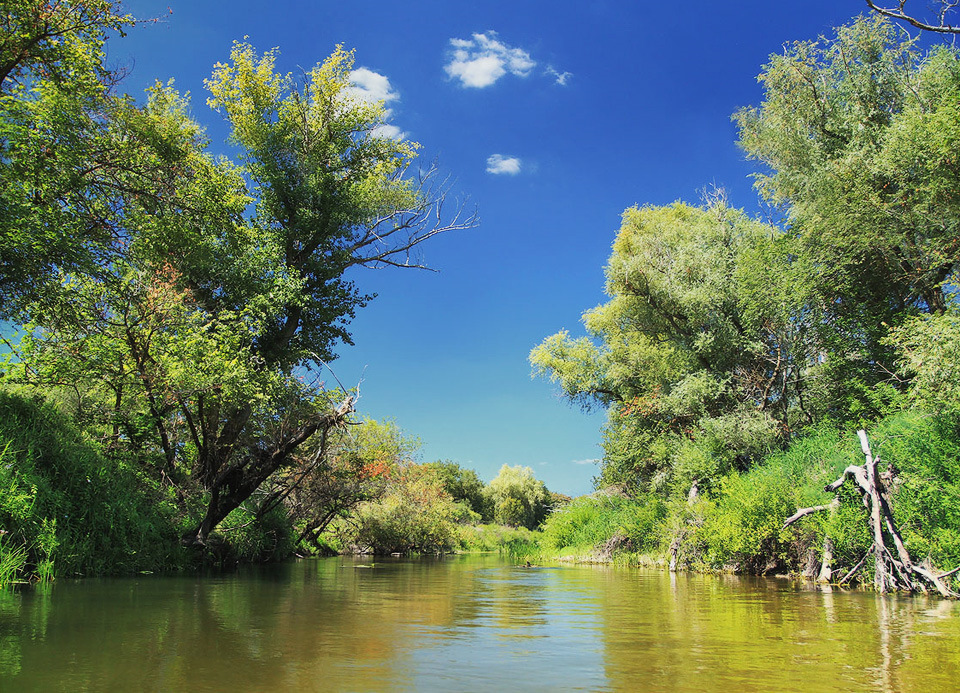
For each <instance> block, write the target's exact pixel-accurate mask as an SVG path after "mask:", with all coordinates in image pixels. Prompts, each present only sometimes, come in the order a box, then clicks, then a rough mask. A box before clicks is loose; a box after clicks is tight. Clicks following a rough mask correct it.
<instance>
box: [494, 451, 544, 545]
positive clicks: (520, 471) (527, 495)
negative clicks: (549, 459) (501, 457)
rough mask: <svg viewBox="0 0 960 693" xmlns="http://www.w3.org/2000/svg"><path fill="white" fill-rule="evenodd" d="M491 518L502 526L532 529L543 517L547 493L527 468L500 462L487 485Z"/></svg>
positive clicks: (540, 482) (542, 484)
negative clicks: (491, 509)
mask: <svg viewBox="0 0 960 693" xmlns="http://www.w3.org/2000/svg"><path fill="white" fill-rule="evenodd" d="M487 494H488V495H489V496H490V500H491V502H492V504H493V519H494V521H496V522H498V523H500V524H502V525H510V526H512V527H526V528H527V529H536V528H537V527H539V526H540V524H541V523H542V522H543V521H544V520H545V519H546V517H547V511H548V509H549V503H550V494H549V492H548V491H547V487H546V486H545V485H544V483H543V482H542V481H540V480H539V479H537V478H536V477H535V476H534V475H533V470H532V469H530V467H522V466H520V465H516V466H514V467H511V466H509V465H506V464H505V465H503V466H502V467H500V472H499V473H498V474H497V476H496V477H494V479H493V480H492V481H491V482H490V484H489V485H488V486H487Z"/></svg>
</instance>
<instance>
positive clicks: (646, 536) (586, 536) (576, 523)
mask: <svg viewBox="0 0 960 693" xmlns="http://www.w3.org/2000/svg"><path fill="white" fill-rule="evenodd" d="M665 518H666V505H665V504H664V502H663V501H662V500H660V499H659V498H657V497H655V496H652V495H648V496H645V497H642V498H639V499H628V498H624V497H620V496H615V495H597V496H582V497H580V498H577V499H575V500H574V501H573V502H571V503H570V504H569V505H567V506H565V507H564V508H562V509H561V510H559V511H556V512H553V513H551V514H550V516H549V517H548V518H547V520H546V522H544V524H543V528H542V531H543V537H542V539H541V543H542V545H543V547H544V549H546V550H548V551H554V552H558V551H563V550H564V549H566V550H569V549H574V550H575V551H576V552H577V553H578V554H581V555H586V554H591V553H593V552H595V551H596V550H597V549H598V548H599V547H601V546H602V545H603V544H605V543H606V542H607V541H609V540H610V539H611V538H613V537H620V538H621V539H622V541H621V544H620V548H621V550H629V551H631V552H634V553H645V552H650V551H653V550H654V549H655V548H656V546H657V545H658V541H659V530H660V526H661V525H662V523H663V521H664V520H665Z"/></svg>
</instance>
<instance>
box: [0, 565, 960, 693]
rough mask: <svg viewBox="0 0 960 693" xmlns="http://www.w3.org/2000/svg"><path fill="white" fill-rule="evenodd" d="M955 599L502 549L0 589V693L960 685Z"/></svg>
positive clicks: (930, 690)
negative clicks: (544, 562) (519, 562)
mask: <svg viewBox="0 0 960 693" xmlns="http://www.w3.org/2000/svg"><path fill="white" fill-rule="evenodd" d="M958 609H960V605H957V604H955V603H952V602H945V601H939V600H934V599H923V598H886V597H884V598H881V597H876V596H874V595H870V594H862V593H854V592H844V591H833V590H829V589H799V588H798V587H797V586H796V585H794V584H793V583H790V582H787V581H778V580H745V579H737V578H729V577H724V578H719V577H710V576H688V575H682V574H681V575H675V574H665V573H659V572H640V571H634V570H625V569H620V570H618V569H612V568H603V567H599V568H589V567H562V568H561V567H552V568H551V567H546V568H524V567H520V566H515V565H510V564H506V563H503V562H501V561H500V560H499V559H497V558H495V557H457V558H454V559H448V560H444V561H419V562H417V561H377V562H371V561H353V560H345V559H329V560H317V561H302V562H299V563H295V564H288V565H284V566H275V567H273V568H270V569H262V570H249V571H245V572H242V573H240V574H237V575H230V576H224V577H205V578H192V577H191V578H186V577H179V578H147V579H136V580H133V579H131V580H100V581H93V580H89V581H83V582H77V583H67V582H63V583H58V584H57V585H56V586H55V587H54V589H53V590H52V591H50V592H49V593H47V594H38V593H29V592H28V593H24V594H11V593H0V691H8V690H9V691H57V690H61V691H85V690H96V691H103V690H118V691H121V690H122V691H126V690H156V691H182V690H191V691H221V690H229V691H261V690H303V691H311V690H318V691H319V690H324V691H327V690H358V691H359V690H445V691H447V690H480V689H484V690H485V689H491V688H501V689H509V690H544V689H559V690H572V689H584V690H644V691H725V692H726V693H728V692H729V690H730V689H731V687H735V689H736V691H737V693H741V692H747V691H771V690H777V691H801V690H802V691H874V690H881V691H906V692H909V691H918V692H922V693H936V692H937V691H953V690H955V689H956V684H955V682H956V681H957V680H960V610H958Z"/></svg>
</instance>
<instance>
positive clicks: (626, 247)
mask: <svg viewBox="0 0 960 693" xmlns="http://www.w3.org/2000/svg"><path fill="white" fill-rule="evenodd" d="M778 243H779V234H778V232H777V231H776V230H775V229H773V228H771V227H769V226H767V225H765V224H762V223H759V222H757V221H754V220H752V219H750V218H748V217H747V216H746V215H745V214H743V213H742V212H739V211H737V210H734V209H731V208H729V207H727V206H726V205H725V204H723V203H722V202H721V201H717V202H715V203H713V204H710V205H709V206H707V207H706V208H697V207H691V206H689V205H685V204H680V203H676V204H673V205H670V206H667V207H642V208H633V209H629V210H627V211H626V212H625V213H624V215H623V224H622V226H621V228H620V232H619V233H618V235H617V239H616V241H615V243H614V246H613V254H612V255H611V257H610V261H609V263H608V265H607V269H606V275H607V293H608V294H609V296H610V300H609V301H608V302H607V303H605V304H603V305H601V306H598V307H597V308H594V309H593V310H590V311H588V312H587V313H585V314H584V324H585V326H586V329H587V332H588V334H589V336H587V337H582V338H578V339H574V338H571V337H570V335H569V333H567V332H565V331H564V332H560V333H558V334H556V335H554V336H552V337H548V338H547V339H546V340H544V342H543V343H542V344H540V346H538V347H537V348H535V349H534V350H533V351H532V352H531V355H530V360H531V363H532V364H533V366H534V370H535V372H537V373H539V374H541V375H546V376H549V377H550V378H551V379H553V380H554V381H555V382H557V383H558V384H559V385H560V387H561V388H562V390H563V392H564V394H565V395H566V396H567V397H569V398H570V399H571V400H573V401H575V402H579V403H580V404H582V405H584V406H601V407H606V408H608V412H609V420H608V423H607V430H606V440H605V455H604V464H603V467H602V471H601V476H600V479H599V480H598V481H599V483H600V485H603V486H606V485H610V484H620V485H624V486H626V487H627V488H630V489H634V490H640V489H641V488H647V487H650V486H652V487H653V488H654V489H658V490H668V489H669V488H671V486H674V487H678V488H682V489H683V491H684V492H686V490H687V489H689V487H690V485H691V483H693V482H694V480H699V481H700V482H708V481H709V479H712V478H715V477H716V476H717V475H718V474H720V473H722V472H723V471H725V470H727V469H729V468H731V466H744V465H746V464H748V463H749V462H750V460H752V459H753V458H755V457H756V456H757V455H758V454H761V453H762V452H764V451H765V450H767V449H769V448H770V447H771V446H773V445H776V443H777V441H778V439H779V438H781V436H782V435H783V433H784V432H785V430H786V427H787V426H788V425H789V424H790V423H792V422H793V421H794V420H795V419H796V418H797V417H798V416H802V408H803V404H802V403H803V388H804V383H805V381H804V378H803V376H804V374H805V371H804V368H805V366H806V365H807V358H806V356H805V352H804V348H805V347H804V331H805V329H806V326H805V324H804V321H803V320H802V319H796V316H798V315H799V314H800V313H799V310H798V309H797V308H796V306H795V304H796V303H797V302H798V301H799V296H800V295H802V292H800V291H798V290H797V286H798V285H797V284H796V283H795V280H796V279H797V278H796V277H794V276H793V275H792V274H791V272H792V271H793V270H792V269H791V266H790V265H789V263H787V262H786V258H785V255H784V252H783V250H782V249H781V248H780V247H779V246H778Z"/></svg>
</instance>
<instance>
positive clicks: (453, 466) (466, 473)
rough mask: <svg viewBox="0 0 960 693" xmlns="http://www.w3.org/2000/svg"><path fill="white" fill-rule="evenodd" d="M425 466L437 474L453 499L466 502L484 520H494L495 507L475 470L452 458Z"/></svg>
mask: <svg viewBox="0 0 960 693" xmlns="http://www.w3.org/2000/svg"><path fill="white" fill-rule="evenodd" d="M424 466H425V467H428V468H429V469H432V470H433V471H434V472H435V473H436V474H437V477H438V478H439V479H440V482H441V483H442V484H443V488H444V489H445V490H446V492H447V493H449V494H450V496H451V497H452V498H453V500H455V501H457V502H458V503H464V504H465V505H466V506H467V507H468V508H470V510H471V511H473V512H475V513H476V514H477V515H479V516H480V518H481V519H482V520H483V521H484V522H490V521H492V520H493V507H492V506H491V504H490V497H489V496H487V495H486V494H485V493H484V484H483V481H482V480H481V479H480V477H479V476H477V473H476V472H475V471H474V470H472V469H466V468H464V467H461V466H460V465H459V464H457V463H456V462H451V461H450V460H443V461H439V460H438V461H437V462H428V463H427V464H426V465H424Z"/></svg>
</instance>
